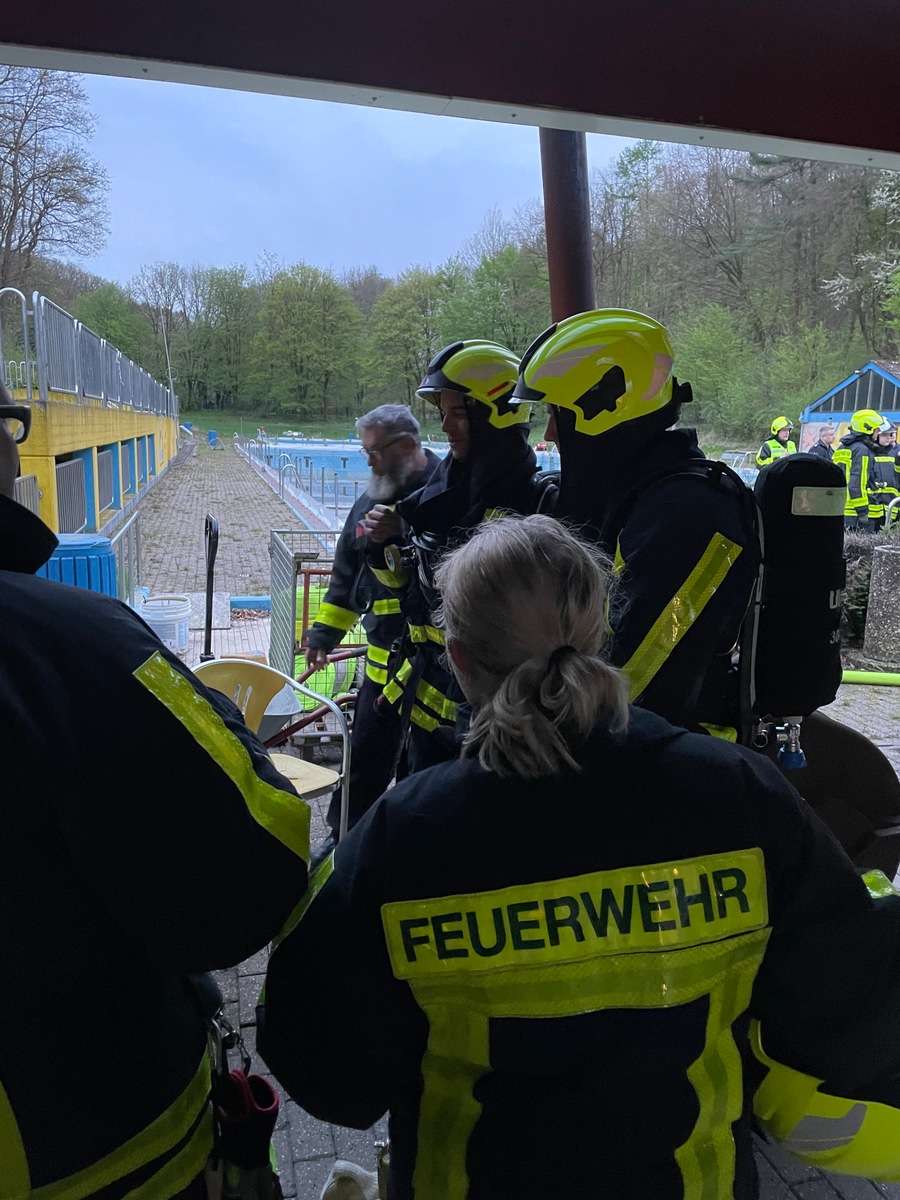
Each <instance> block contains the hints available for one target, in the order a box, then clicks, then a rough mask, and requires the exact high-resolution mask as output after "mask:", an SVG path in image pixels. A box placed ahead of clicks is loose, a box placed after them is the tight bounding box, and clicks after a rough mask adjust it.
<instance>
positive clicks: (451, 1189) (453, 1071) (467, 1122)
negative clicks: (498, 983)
mask: <svg viewBox="0 0 900 1200" xmlns="http://www.w3.org/2000/svg"><path fill="white" fill-rule="evenodd" d="M416 999H417V1000H419V997H418V996H416ZM419 1003H420V1004H422V1002H421V1000H419ZM422 1007H423V1008H425V1012H426V1013H427V1015H428V1045H427V1047H426V1049H425V1054H424V1055H423V1057H422V1080H423V1083H424V1087H423V1090H422V1100H421V1103H420V1106H419V1129H418V1139H417V1140H418V1145H419V1147H420V1151H419V1153H418V1154H417V1155H416V1166H415V1170H414V1172H413V1193H414V1194H415V1196H416V1200H466V1196H467V1195H468V1191H469V1188H468V1176H467V1174H466V1147H467V1145H468V1142H469V1138H470V1137H471V1135H472V1130H473V1129H474V1128H475V1125H476V1123H477V1121H478V1118H479V1117H480V1116H481V1104H480V1103H479V1101H478V1100H476V1099H475V1096H474V1094H473V1093H474V1090H475V1084H476V1083H477V1082H478V1080H479V1079H481V1077H482V1076H483V1075H486V1074H487V1072H488V1071H489V1070H490V1045H489V1038H488V1029H489V1026H488V1019H487V1016H486V1015H485V1013H484V1012H482V1011H479V1010H478V1009H474V1010H467V1009H465V1008H462V1007H460V1006H458V1005H455V1004H453V1005H448V1004H435V1005H433V1006H429V1007H427V1008H426V1007H425V1005H424V1004H422Z"/></svg>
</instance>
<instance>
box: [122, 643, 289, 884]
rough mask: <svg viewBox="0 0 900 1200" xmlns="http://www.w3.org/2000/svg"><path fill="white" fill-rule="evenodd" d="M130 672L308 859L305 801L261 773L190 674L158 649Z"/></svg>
mask: <svg viewBox="0 0 900 1200" xmlns="http://www.w3.org/2000/svg"><path fill="white" fill-rule="evenodd" d="M134 677H135V679H137V680H138V682H139V683H142V684H143V685H144V687H145V688H146V689H147V691H148V692H150V693H151V695H153V696H155V697H156V699H157V700H158V701H159V702H160V704H162V705H164V706H165V707H166V708H167V709H168V710H169V712H170V713H171V714H172V716H173V717H174V718H175V719H176V721H179V722H180V723H181V724H182V725H183V726H184V728H185V729H186V730H187V731H188V733H189V734H190V735H191V737H192V738H193V739H194V741H195V742H197V743H198V744H199V745H200V746H202V747H203V749H204V750H205V751H206V753H207V754H208V755H209V756H210V758H211V759H212V760H213V762H215V763H216V764H217V765H218V766H219V767H221V769H222V770H223V771H224V772H225V774H226V775H227V776H228V778H229V779H230V780H231V781H232V783H233V784H234V785H235V787H236V788H237V789H238V791H239V792H240V793H241V796H242V797H243V799H244V803H245V804H246V805H247V809H248V811H249V813H250V815H251V816H252V817H253V819H254V821H256V823H257V824H258V825H261V826H262V827H263V829H266V830H268V832H269V833H271V834H272V836H273V837H275V838H277V839H278V841H279V842H281V843H282V844H283V845H284V846H287V848H288V849H289V850H292V851H293V852H294V854H296V855H297V856H298V857H299V858H302V859H303V861H304V862H309V806H308V805H306V804H304V803H303V801H302V800H300V798H299V797H298V796H297V795H296V794H295V793H290V792H282V791H281V790H280V789H279V788H276V787H273V786H272V784H270V783H265V782H264V781H263V780H262V779H260V778H259V776H258V775H257V774H256V771H255V770H254V769H253V762H252V760H251V758H250V755H249V753H248V751H247V748H246V747H245V746H244V743H243V742H242V741H241V740H240V738H239V737H238V736H237V734H234V733H232V732H231V730H230V729H228V727H227V726H226V724H225V722H224V721H223V720H222V718H221V717H220V716H219V714H218V713H217V712H216V710H215V709H214V708H213V707H212V705H211V704H210V703H209V702H208V701H207V700H205V699H204V698H203V697H202V696H201V695H200V693H199V692H198V691H197V690H196V689H195V688H194V687H193V685H192V684H191V682H190V680H188V679H186V678H185V677H184V675H182V674H181V673H180V672H178V671H176V670H175V668H174V667H173V666H171V665H170V664H169V663H168V662H166V660H165V659H164V658H163V656H162V655H161V654H159V653H156V654H154V655H152V656H151V657H150V658H148V659H147V661H146V662H145V663H144V664H143V665H142V666H140V667H138V669H137V670H136V671H135V672H134Z"/></svg>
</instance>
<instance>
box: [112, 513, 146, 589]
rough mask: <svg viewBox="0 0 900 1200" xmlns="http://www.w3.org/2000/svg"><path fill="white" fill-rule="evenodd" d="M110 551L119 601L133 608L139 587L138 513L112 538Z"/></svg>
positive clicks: (139, 537) (139, 543)
mask: <svg viewBox="0 0 900 1200" xmlns="http://www.w3.org/2000/svg"><path fill="white" fill-rule="evenodd" d="M111 545H112V549H113V551H114V553H115V556H116V577H117V579H118V586H119V599H120V600H124V601H126V603H128V604H130V605H131V607H132V608H134V602H135V593H136V592H137V589H138V588H139V587H140V586H141V517H140V513H135V514H134V516H133V517H132V518H131V519H130V520H129V521H126V522H125V524H124V525H123V526H122V528H121V529H120V530H119V531H118V532H117V533H116V534H115V535H114V536H113V539H112V543H111Z"/></svg>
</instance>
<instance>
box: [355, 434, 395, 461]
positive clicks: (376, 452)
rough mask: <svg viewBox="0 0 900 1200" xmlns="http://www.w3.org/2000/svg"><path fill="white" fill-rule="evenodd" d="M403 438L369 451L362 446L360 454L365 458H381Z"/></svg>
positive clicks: (392, 440) (374, 447) (393, 439)
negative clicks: (389, 447)
mask: <svg viewBox="0 0 900 1200" xmlns="http://www.w3.org/2000/svg"><path fill="white" fill-rule="evenodd" d="M405 436H406V435H405V434H401V437H405ZM401 437H395V438H391V440H390V441H389V442H384V443H383V445H381V446H373V447H372V449H371V450H367V449H366V448H365V446H360V448H359V452H360V454H361V455H362V456H363V458H381V456H382V455H383V454H384V452H385V450H387V448H388V446H393V444H394V442H399V441H400V440H401Z"/></svg>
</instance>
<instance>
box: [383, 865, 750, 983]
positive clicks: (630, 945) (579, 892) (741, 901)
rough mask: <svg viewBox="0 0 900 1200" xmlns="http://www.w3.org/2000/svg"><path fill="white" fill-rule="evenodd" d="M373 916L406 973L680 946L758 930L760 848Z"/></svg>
mask: <svg viewBox="0 0 900 1200" xmlns="http://www.w3.org/2000/svg"><path fill="white" fill-rule="evenodd" d="M526 914H527V915H526ZM381 917H382V924H383V925H384V932H385V939H386V942H387V947H388V953H389V955H390V959H391V965H392V968H393V972H394V975H395V976H396V977H397V978H398V979H415V978H421V977H423V976H424V977H429V976H436V977H446V976H448V975H451V976H456V977H458V976H460V975H461V974H471V973H483V972H485V971H491V972H494V971H498V970H500V969H501V968H507V967H508V968H517V967H518V968H522V969H524V968H526V967H548V966H554V967H555V966H556V965H557V964H559V963H560V962H574V961H582V960H591V961H593V962H594V963H595V965H599V964H598V960H602V959H605V958H606V957H607V956H609V955H622V954H645V953H648V952H651V951H653V950H661V949H663V950H666V949H671V950H676V949H678V950H681V949H684V948H685V947H688V946H698V945H703V944H706V943H710V942H717V941H718V940H719V939H721V938H725V937H735V936H737V935H740V934H744V933H752V932H754V931H755V930H757V929H762V928H764V927H765V926H766V925H767V923H768V919H769V910H768V899H767V894H766V873H765V867H764V862H763V853H762V850H760V849H758V848H756V847H754V848H752V849H747V850H732V851H727V852H725V853H722V854H709V855H704V856H703V857H699V858H688V859H679V860H677V861H675V862H668V863H652V864H648V865H645V866H634V867H623V868H620V869H618V870H615V871H598V872H594V873H592V874H588V875H578V876H576V877H574V878H572V879H554V880H551V881H549V882H541V883H533V884H527V885H518V884H517V885H516V886H514V887H508V888H500V889H497V890H496V891H490V892H479V893H477V894H474V895H458V896H440V897H437V898H432V899H424V900H400V901H395V902H394V903H391V904H386V905H384V906H383V908H382V910H381ZM526 930H527V931H528V932H525V931H526ZM488 947H489V948H488ZM600 969H603V970H605V969H606V968H605V966H602V967H600Z"/></svg>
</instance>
